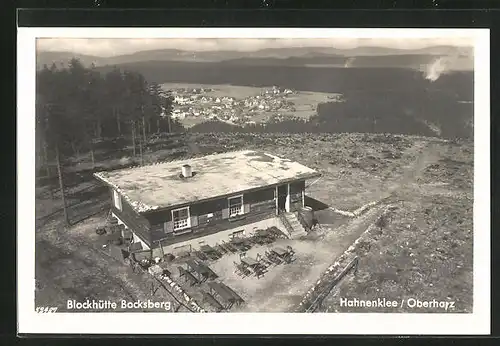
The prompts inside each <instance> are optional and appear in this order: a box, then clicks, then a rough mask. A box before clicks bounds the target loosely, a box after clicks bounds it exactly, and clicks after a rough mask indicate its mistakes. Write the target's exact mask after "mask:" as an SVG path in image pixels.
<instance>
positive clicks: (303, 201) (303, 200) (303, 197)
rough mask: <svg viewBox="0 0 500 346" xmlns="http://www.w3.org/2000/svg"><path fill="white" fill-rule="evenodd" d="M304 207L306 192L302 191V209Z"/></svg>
mask: <svg viewBox="0 0 500 346" xmlns="http://www.w3.org/2000/svg"><path fill="white" fill-rule="evenodd" d="M305 206H306V192H305V189H302V207H305Z"/></svg>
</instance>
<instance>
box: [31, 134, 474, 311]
mask: <svg viewBox="0 0 500 346" xmlns="http://www.w3.org/2000/svg"><path fill="white" fill-rule="evenodd" d="M238 149H260V150H263V151H267V152H270V153H273V154H275V155H278V156H283V157H286V158H289V159H292V160H296V161H298V162H300V163H302V164H304V165H306V166H309V167H311V168H314V169H317V170H319V171H320V173H322V174H323V177H322V178H321V179H319V180H318V181H315V182H314V181H313V182H311V183H312V185H310V186H309V187H308V189H307V194H308V196H310V197H312V198H314V199H316V200H319V201H321V202H323V203H326V204H327V205H329V206H332V207H335V208H337V209H341V210H347V211H353V210H355V209H357V208H359V207H360V206H362V205H365V204H367V203H370V202H373V201H377V200H381V199H384V198H385V201H386V202H384V203H390V204H392V205H394V206H395V207H397V208H396V209H395V210H394V212H393V214H392V216H391V219H390V221H389V222H388V224H387V225H386V226H385V227H384V228H382V229H378V228H376V229H374V230H372V231H371V232H370V233H366V234H365V235H364V237H366V238H365V239H364V240H363V244H362V245H366V246H362V247H360V249H359V250H356V251H358V252H356V254H357V255H358V256H359V257H360V262H359V269H358V273H357V275H356V276H352V274H349V275H348V276H347V277H346V279H344V281H342V282H341V283H340V285H339V286H337V288H335V289H334V290H333V291H332V292H331V294H330V295H329V296H328V297H327V299H326V300H325V302H324V304H323V307H324V309H325V310H328V311H346V310H341V309H340V307H339V297H350V298H358V299H376V298H378V297H386V298H387V299H392V298H394V299H404V298H408V297H413V298H416V299H427V300H432V299H438V300H439V299H443V300H446V299H448V300H453V301H456V304H455V307H456V310H455V311H463V312H470V311H472V235H473V232H472V185H473V180H472V179H473V175H472V168H473V148H472V143H470V142H450V141H444V140H440V139H434V138H423V137H409V136H384V135H368V134H328V135H326V134H325V135H321V134H319V135H308V134H301V135H291V134H283V135H279V134H258V135H257V134H255V135H254V134H236V133H234V134H203V135H201V134H200V135H193V136H192V137H190V138H186V143H185V144H184V146H181V147H180V148H177V149H175V150H174V149H161V148H157V149H156V150H154V151H152V152H149V153H148V154H147V162H153V161H154V160H158V159H165V158H167V157H170V156H176V155H181V156H184V157H188V156H197V155H202V154H204V153H213V152H216V151H218V152H221V151H228V150H238ZM128 160H132V159H130V158H129V159H128ZM133 160H136V159H133ZM86 164H88V163H85V162H82V163H81V166H82V167H85V165H86ZM100 164H101V165H103V166H106V162H105V161H103V162H100ZM311 183H309V184H311ZM89 184H90V183H89V181H88V180H87V181H81V182H78V183H75V185H76V186H74V187H72V189H73V190H74V191H72V193H76V191H77V190H80V191H81V190H83V189H84V188H85V187H87V188H88V189H89V190H91V191H94V193H95V195H94V196H93V198H94V199H93V202H92V203H89V202H87V203H80V204H76V203H77V202H84V200H86V199H87V197H88V196H86V195H84V194H82V195H80V196H79V197H78V195H75V196H76V197H68V198H70V199H71V200H72V201H73V202H74V203H75V204H76V205H75V206H74V207H73V208H72V211H71V212H72V215H73V216H74V219H75V220H76V219H78V216H79V215H84V214H87V213H89V209H92V208H94V209H96V208H97V207H96V205H97V202H100V203H102V208H101V209H103V213H101V214H100V215H95V216H92V217H90V218H88V219H87V220H85V221H83V222H80V223H77V224H75V225H73V226H70V227H69V228H67V229H65V228H63V227H62V226H61V220H62V217H61V213H60V212H58V211H57V210H56V209H57V208H58V206H57V204H55V205H54V207H53V209H54V210H50V208H49V206H50V204H51V202H52V201H50V196H49V194H48V193H47V191H44V193H43V194H40V195H39V196H37V207H38V205H39V204H40V205H45V206H46V207H45V208H44V209H45V210H44V213H45V214H43V215H41V214H39V216H40V215H41V216H44V215H50V214H52V216H51V217H48V218H47V217H45V218H44V222H43V223H42V222H40V223H39V226H38V229H37V247H36V257H37V267H36V268H37V272H36V275H37V280H39V281H40V283H41V287H42V288H41V289H39V290H38V291H37V305H40V304H52V305H54V304H56V303H58V304H63V303H64V301H65V299H70V298H75V299H79V298H84V297H97V298H98V299H108V298H109V299H133V298H134V299H144V297H148V294H149V292H148V289H149V288H148V283H147V279H146V278H145V277H144V276H141V275H139V274H136V273H132V272H131V271H130V270H129V268H128V267H127V266H126V265H125V264H123V263H121V262H119V261H117V260H115V259H114V258H112V257H110V256H109V255H107V254H106V252H105V251H104V250H103V249H102V247H101V244H100V243H99V237H98V236H97V235H96V234H95V228H96V227H97V225H99V224H102V222H104V215H105V212H106V208H107V203H109V201H108V200H107V199H108V197H109V196H108V194H107V193H102V194H101V193H99V192H98V191H97V190H94V188H92V186H90V185H89ZM39 192H42V188H40V191H39ZM56 196H57V195H56ZM79 199H80V200H79ZM384 206H385V204H382V205H380V206H376V207H373V208H372V209H370V210H368V211H367V212H366V213H364V214H362V215H361V216H358V217H355V218H346V217H343V216H340V215H338V214H336V213H334V212H332V211H330V210H323V211H319V212H317V216H318V219H319V222H320V224H321V228H320V229H318V230H317V231H315V232H313V233H310V234H309V235H308V237H307V238H306V239H304V240H278V242H281V243H283V244H282V245H285V246H286V245H287V244H290V245H291V246H292V247H293V248H294V249H295V251H296V254H297V260H296V262H294V263H292V264H288V265H281V266H278V267H274V268H271V269H270V270H269V272H268V273H266V274H265V276H264V277H262V278H260V279H257V278H253V277H252V278H244V279H241V278H239V277H238V276H236V275H235V274H234V272H233V270H234V269H233V268H234V266H233V263H232V262H233V260H234V259H232V258H231V257H223V258H222V259H221V260H219V261H217V262H214V263H210V266H211V267H212V268H213V270H214V271H215V272H216V273H217V274H218V275H219V276H220V277H221V278H222V279H223V282H225V283H226V284H227V285H228V286H230V287H232V288H233V289H234V290H235V291H236V292H237V293H238V294H240V295H241V296H242V297H243V298H244V299H245V300H246V301H247V303H246V304H245V305H242V306H241V307H234V308H233V310H234V311H294V309H295V307H296V305H297V304H298V303H299V302H300V301H301V298H302V296H303V295H304V294H305V293H306V292H307V291H308V290H309V289H310V288H311V287H312V286H313V285H314V283H315V282H316V281H317V280H318V279H319V278H320V276H321V274H322V273H323V272H324V271H325V270H326V269H327V268H328V267H329V266H330V265H331V264H332V263H334V262H335V260H336V258H337V257H338V256H339V255H341V254H342V253H343V252H344V251H345V250H346V249H347V248H348V247H349V246H350V245H351V244H352V243H353V242H354V241H355V240H356V239H357V238H358V237H359V236H360V235H362V234H363V232H364V231H365V230H366V229H368V228H369V227H370V226H371V225H372V224H373V222H375V221H376V220H377V218H378V217H379V215H380V213H381V212H382V209H383V207H384ZM365 242H366V244H365ZM271 246H274V244H273V245H271ZM263 250H264V249H262V248H259V247H255V248H253V249H251V250H250V251H249V255H255V254H256V253H262V252H263ZM102 287H104V288H105V289H101V288H102ZM377 290H378V291H377ZM158 292H160V291H158ZM158 292H157V293H156V295H155V297H157V298H155V299H169V296H168V293H166V292H162V293H158ZM159 294H160V296H158V295H159ZM356 311H360V310H356ZM403 311H411V312H419V311H415V310H410V309H406V310H403ZM363 312H368V311H366V310H363ZM420 312H424V311H420Z"/></svg>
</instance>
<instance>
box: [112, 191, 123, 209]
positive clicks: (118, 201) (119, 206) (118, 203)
mask: <svg viewBox="0 0 500 346" xmlns="http://www.w3.org/2000/svg"><path fill="white" fill-rule="evenodd" d="M113 202H114V205H115V208H116V209H118V210H119V211H122V200H121V198H120V194H119V193H118V192H117V191H116V190H113Z"/></svg>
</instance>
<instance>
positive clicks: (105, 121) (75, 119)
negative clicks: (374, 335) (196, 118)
mask: <svg viewBox="0 0 500 346" xmlns="http://www.w3.org/2000/svg"><path fill="white" fill-rule="evenodd" d="M171 107H172V99H171V98H170V97H168V96H167V95H165V94H164V93H163V92H162V90H161V88H160V87H159V86H158V85H157V84H154V83H148V82H147V81H146V80H145V78H144V77H143V76H142V75H141V74H140V73H136V72H132V71H127V70H125V71H122V70H120V69H118V68H114V69H113V70H111V71H109V72H107V73H100V72H99V71H97V70H96V69H95V67H93V66H92V67H90V68H86V67H84V66H83V65H82V64H81V63H80V62H79V61H78V60H77V59H72V60H71V61H70V62H69V64H68V65H67V67H66V68H58V67H57V66H56V65H55V64H53V65H52V66H51V67H47V66H44V67H43V69H41V70H39V71H38V72H37V78H36V112H35V113H36V148H37V151H38V152H37V167H46V168H47V169H48V167H49V166H50V165H49V163H50V162H51V161H54V160H56V161H58V162H59V161H60V160H63V161H64V159H65V158H68V157H70V156H75V155H76V156H78V155H79V154H80V153H82V152H90V153H91V156H92V157H93V153H94V148H95V147H96V146H98V145H99V144H100V143H101V142H103V141H106V140H107V139H109V138H113V139H117V138H122V139H125V140H129V141H131V144H129V145H132V148H133V152H134V155H135V154H136V153H138V152H140V151H141V148H142V145H143V144H144V143H145V142H146V141H147V138H148V137H149V136H150V135H152V134H154V133H159V132H172V131H175V130H178V127H179V126H180V125H179V124H178V123H176V122H175V121H172V120H171V119H170V117H169V115H170V110H171ZM48 175H50V174H48Z"/></svg>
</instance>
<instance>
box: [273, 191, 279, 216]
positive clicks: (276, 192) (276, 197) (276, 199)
mask: <svg viewBox="0 0 500 346" xmlns="http://www.w3.org/2000/svg"><path fill="white" fill-rule="evenodd" d="M274 197H275V198H274V200H275V201H276V216H277V215H279V207H278V185H276V190H275V194H274Z"/></svg>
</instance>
